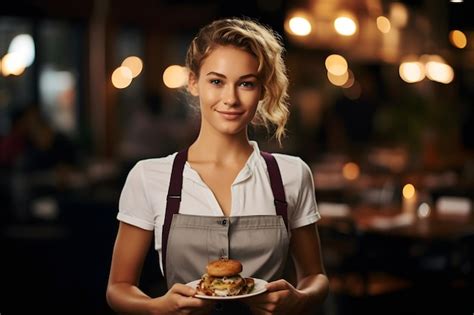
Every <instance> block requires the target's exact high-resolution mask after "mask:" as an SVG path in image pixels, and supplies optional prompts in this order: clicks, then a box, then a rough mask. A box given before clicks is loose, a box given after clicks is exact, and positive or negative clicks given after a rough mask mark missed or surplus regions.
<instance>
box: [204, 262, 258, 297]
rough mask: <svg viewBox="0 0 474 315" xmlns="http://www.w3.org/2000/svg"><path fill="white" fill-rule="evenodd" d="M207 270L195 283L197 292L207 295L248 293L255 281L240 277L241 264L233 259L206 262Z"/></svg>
mask: <svg viewBox="0 0 474 315" xmlns="http://www.w3.org/2000/svg"><path fill="white" fill-rule="evenodd" d="M206 269H207V272H206V273H205V274H203V275H202V277H201V280H200V281H199V283H198V285H197V288H196V289H197V291H198V293H199V294H203V295H209V296H236V295H243V294H247V293H250V292H251V291H252V290H253V288H254V286H255V282H254V280H253V279H252V278H242V276H241V275H240V273H241V272H242V264H241V263H240V261H238V260H235V259H218V260H214V261H211V262H209V263H208V264H207V267H206Z"/></svg>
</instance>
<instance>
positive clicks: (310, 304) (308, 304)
mask: <svg viewBox="0 0 474 315" xmlns="http://www.w3.org/2000/svg"><path fill="white" fill-rule="evenodd" d="M297 289H298V290H299V291H300V292H301V293H303V294H304V296H305V299H304V310H305V311H309V310H313V309H315V308H316V307H317V306H319V305H321V304H322V303H323V302H324V300H325V299H326V297H327V295H328V293H329V280H328V278H327V276H326V275H325V274H322V273H321V274H318V275H311V276H307V277H305V278H303V279H301V280H300V281H298V286H297Z"/></svg>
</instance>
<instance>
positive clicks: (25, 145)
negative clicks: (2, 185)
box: [2, 105, 79, 220]
mask: <svg viewBox="0 0 474 315" xmlns="http://www.w3.org/2000/svg"><path fill="white" fill-rule="evenodd" d="M15 121H16V123H15V124H14V125H13V127H12V131H11V136H10V137H8V138H7V139H5V140H4V141H5V142H4V143H6V145H5V146H6V147H7V149H8V150H7V151H6V152H8V154H7V158H6V159H2V162H7V163H8V165H9V167H10V170H11V171H10V180H11V196H12V199H13V205H12V206H13V212H14V214H13V215H14V217H15V218H16V219H19V220H26V219H29V217H30V216H31V213H30V210H31V209H30V206H31V202H32V201H34V199H36V198H40V197H43V196H50V195H54V194H56V193H58V192H61V191H63V190H64V189H66V188H67V187H68V185H69V184H70V183H71V178H72V176H73V174H74V172H76V171H77V168H78V166H79V165H78V164H79V151H78V149H77V147H76V145H75V144H74V142H73V141H72V140H71V139H69V138H68V137H67V136H66V135H63V134H61V133H60V132H58V131H56V130H54V129H53V128H52V126H51V125H50V124H49V123H48V121H47V119H46V118H45V117H44V116H43V115H42V113H41V110H40V108H39V107H38V106H36V105H31V106H28V107H26V108H25V109H24V110H22V111H21V113H20V115H19V116H18V117H17V119H16V120H15ZM2 148H3V144H2Z"/></svg>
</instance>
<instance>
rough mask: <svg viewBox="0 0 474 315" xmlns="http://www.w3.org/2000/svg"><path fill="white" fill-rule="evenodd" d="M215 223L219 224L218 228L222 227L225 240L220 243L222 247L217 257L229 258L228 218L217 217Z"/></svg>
mask: <svg viewBox="0 0 474 315" xmlns="http://www.w3.org/2000/svg"><path fill="white" fill-rule="evenodd" d="M217 223H218V224H219V225H220V229H222V233H223V234H225V238H226V241H225V243H224V244H222V248H221V250H220V253H219V257H220V258H222V259H226V258H229V225H230V219H229V218H223V219H219V220H218V221H217Z"/></svg>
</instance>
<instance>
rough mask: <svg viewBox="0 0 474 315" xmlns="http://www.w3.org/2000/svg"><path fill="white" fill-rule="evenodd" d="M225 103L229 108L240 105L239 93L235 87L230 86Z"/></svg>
mask: <svg viewBox="0 0 474 315" xmlns="http://www.w3.org/2000/svg"><path fill="white" fill-rule="evenodd" d="M223 101H224V104H225V105H227V106H234V105H236V104H237V103H238V97H237V92H236V90H235V88H234V87H233V86H229V87H227V88H226V89H225V91H224V95H223Z"/></svg>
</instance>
